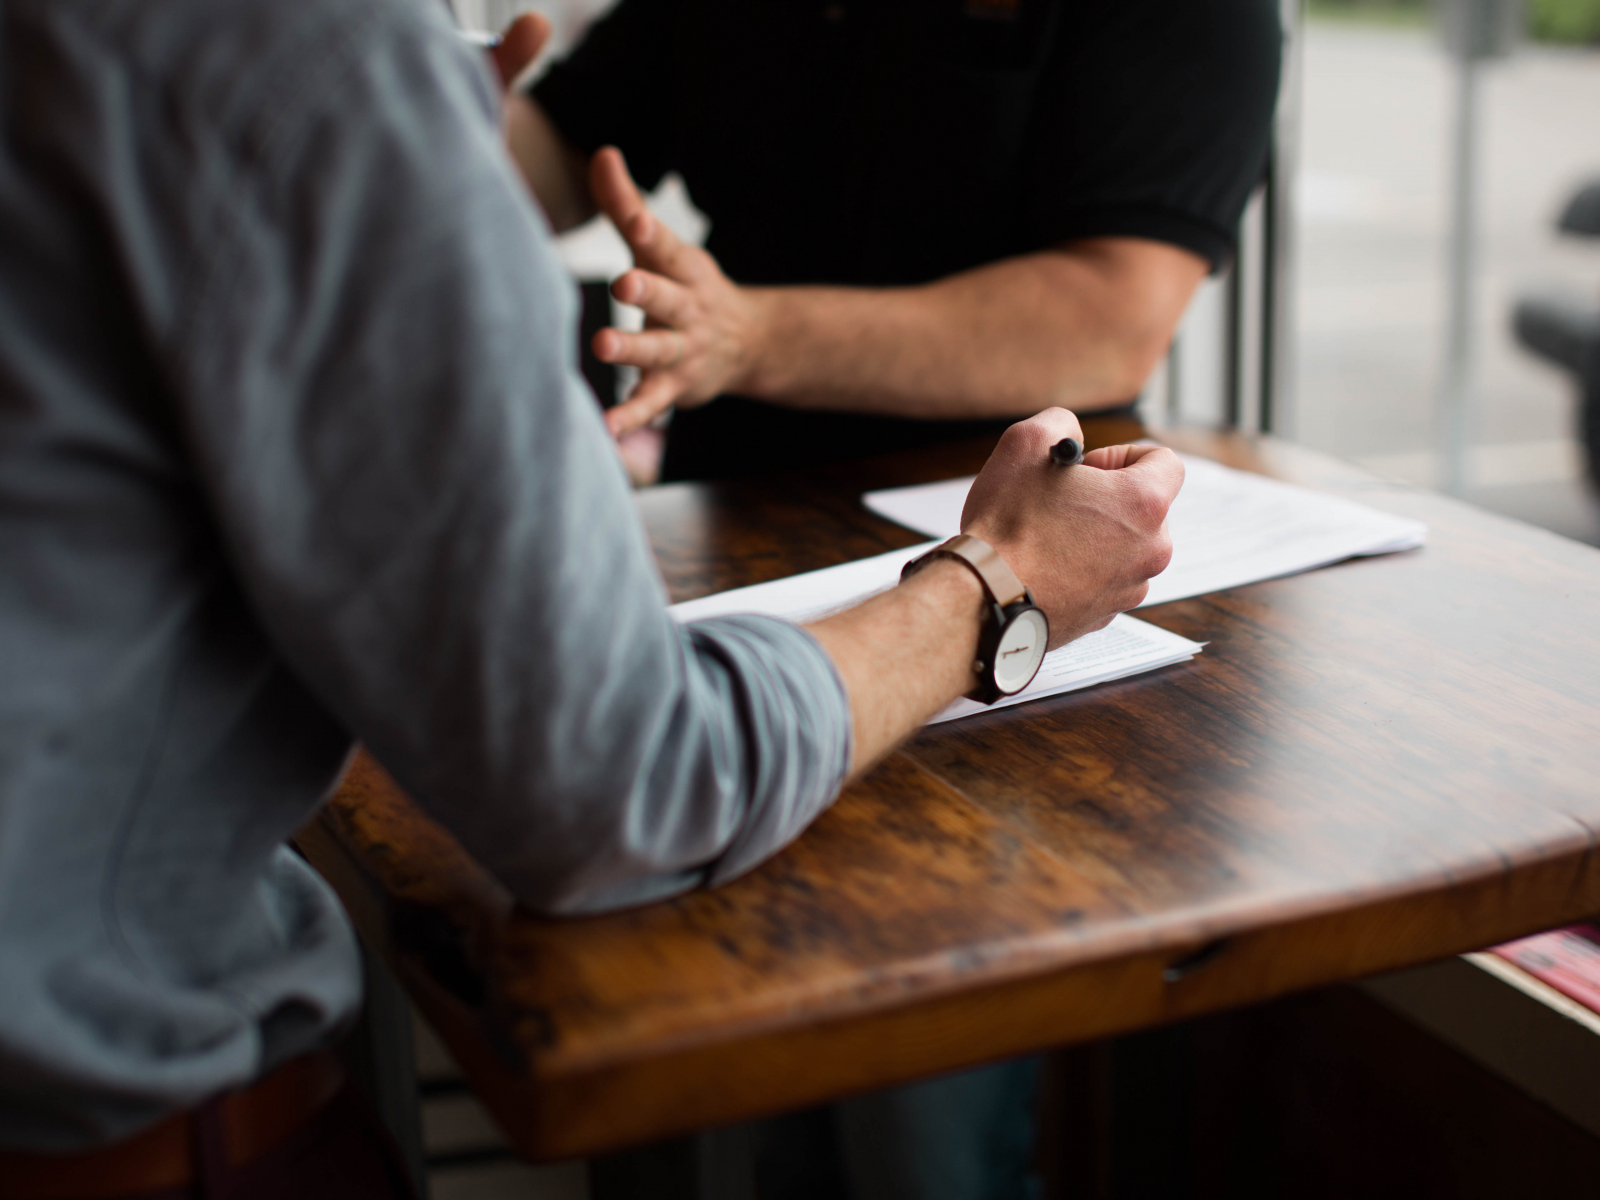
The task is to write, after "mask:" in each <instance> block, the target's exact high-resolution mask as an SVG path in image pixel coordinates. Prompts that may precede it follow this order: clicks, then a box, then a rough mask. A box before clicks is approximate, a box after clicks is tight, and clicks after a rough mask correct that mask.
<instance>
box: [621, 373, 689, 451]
mask: <svg viewBox="0 0 1600 1200" xmlns="http://www.w3.org/2000/svg"><path fill="white" fill-rule="evenodd" d="M677 396H678V383H677V381H676V380H674V379H673V378H671V377H670V376H668V375H665V374H663V373H661V372H652V373H650V374H649V375H646V376H645V377H644V378H643V379H641V380H640V381H639V386H638V387H636V388H634V389H633V394H632V395H631V396H629V397H628V398H627V399H626V400H625V401H623V402H622V403H621V404H619V405H617V406H616V407H615V408H610V409H607V410H606V428H608V429H610V430H611V435H612V436H613V437H621V436H622V435H623V434H625V433H629V432H631V431H632V430H635V429H639V428H641V427H643V426H645V425H648V424H649V423H650V422H651V421H654V420H655V419H656V418H657V417H659V416H660V415H661V414H662V413H664V412H666V411H667V409H669V408H671V407H672V402H673V401H674V400H676V399H677Z"/></svg>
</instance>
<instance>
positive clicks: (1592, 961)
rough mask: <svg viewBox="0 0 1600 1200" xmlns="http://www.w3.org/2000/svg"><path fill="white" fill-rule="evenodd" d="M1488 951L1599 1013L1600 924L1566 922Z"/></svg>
mask: <svg viewBox="0 0 1600 1200" xmlns="http://www.w3.org/2000/svg"><path fill="white" fill-rule="evenodd" d="M1490 953H1492V954H1498V955H1499V956H1500V957H1501V958H1503V959H1505V960H1506V961H1507V962H1509V963H1511V964H1512V965H1513V966H1516V967H1520V968H1522V969H1523V970H1524V971H1526V972H1527V973H1528V974H1529V975H1532V976H1533V977H1534V978H1535V979H1539V980H1541V981H1543V982H1544V983H1548V984H1549V985H1550V986H1551V987H1553V988H1555V989H1556V991H1558V992H1560V993H1562V994H1563V995H1565V996H1570V997H1571V998H1572V999H1574V1000H1576V1001H1577V1002H1578V1003H1579V1004H1582V1005H1584V1006H1585V1007H1586V1008H1590V1009H1592V1010H1594V1011H1595V1012H1597V1013H1600V928H1597V927H1595V926H1593V925H1567V926H1564V927H1563V928H1561V929H1552V930H1549V931H1548V932H1546V933H1536V934H1534V935H1533V936H1532V937H1525V938H1519V939H1518V940H1516V941H1514V942H1507V943H1505V945H1503V946H1496V947H1494V949H1493V950H1492V951H1490Z"/></svg>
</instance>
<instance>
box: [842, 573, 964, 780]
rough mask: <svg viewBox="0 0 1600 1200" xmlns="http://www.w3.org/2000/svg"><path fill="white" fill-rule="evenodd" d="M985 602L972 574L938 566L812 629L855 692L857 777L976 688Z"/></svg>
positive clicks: (852, 708) (852, 699)
mask: <svg viewBox="0 0 1600 1200" xmlns="http://www.w3.org/2000/svg"><path fill="white" fill-rule="evenodd" d="M982 603H983V592H982V589H981V588H980V586H979V584H978V580H977V576H975V575H974V574H973V573H972V572H971V571H970V570H968V569H967V568H966V567H964V566H962V565H961V564H959V563H955V562H934V563H930V564H929V565H928V566H927V567H926V568H925V569H924V570H922V571H920V572H918V573H917V575H916V576H915V577H914V578H912V579H911V580H909V581H908V582H907V583H905V584H903V585H902V586H900V587H897V588H894V589H893V590H892V591H889V592H885V593H884V594H883V595H881V596H877V597H874V598H873V599H871V600H869V601H867V602H866V603H865V604H862V605H860V606H858V607H856V608H852V609H850V610H848V611H846V612H842V613H839V614H838V615H837V616H832V617H828V618H826V619H825V620H822V621H819V622H817V623H816V624H815V625H812V626H810V630H811V633H812V635H813V636H814V637H815V638H816V639H817V641H819V642H820V643H822V648H823V649H824V650H826V651H827V652H828V655H829V657H831V658H832V659H833V662H834V666H835V668H836V669H837V670H838V672H839V677H840V678H841V679H842V680H843V681H844V685H845V691H847V692H848V693H849V694H850V711H851V716H852V719H853V721H854V725H855V741H854V753H853V755H852V757H851V761H850V774H851V775H852V776H855V775H859V774H861V772H863V771H865V770H866V769H867V768H868V767H870V766H871V765H872V764H873V763H875V762H877V761H878V760H879V759H880V758H882V757H883V756H884V755H885V754H887V753H889V751H890V750H892V749H894V747H895V746H896V745H898V744H899V743H900V742H901V741H902V740H904V739H905V738H907V737H909V736H910V735H911V734H912V733H915V732H916V731H917V730H918V729H920V728H921V727H922V725H923V723H924V722H926V721H927V719H928V718H929V717H931V716H932V715H933V714H934V713H936V712H938V711H939V710H940V709H941V708H943V707H944V706H945V705H947V704H949V703H950V701H952V700H954V699H955V698H956V697H957V696H959V695H962V694H963V693H965V692H967V691H970V690H971V689H972V687H973V684H974V675H973V670H972V668H973V659H974V657H975V656H976V653H977V646H978V630H979V626H980V624H981V622H982V616H983V608H982Z"/></svg>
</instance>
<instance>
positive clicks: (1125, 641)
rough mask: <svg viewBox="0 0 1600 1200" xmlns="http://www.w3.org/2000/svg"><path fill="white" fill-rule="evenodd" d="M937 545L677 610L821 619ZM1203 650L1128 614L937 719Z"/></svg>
mask: <svg viewBox="0 0 1600 1200" xmlns="http://www.w3.org/2000/svg"><path fill="white" fill-rule="evenodd" d="M933 544H934V543H931V542H930V543H927V544H926V545H922V546H912V547H909V548H908V549H905V550H894V551H891V552H890V553H888V554H879V555H877V556H875V557H873V558H863V559H859V560H858V561H856V562H850V563H843V564H841V565H839V566H837V567H826V568H824V569H823V570H821V571H808V572H807V573H806V574H804V575H791V576H790V577H789V578H787V579H775V580H773V581H772V582H770V583H758V584H756V585H754V586H753V587H746V588H736V589H734V590H733V591H731V592H719V593H717V594H716V595H714V596H705V597H703V598H701V599H699V600H687V601H685V602H684V603H682V604H677V605H674V606H673V608H672V613H673V616H675V617H677V618H678V620H680V621H697V620H700V619H701V618H703V617H715V616H722V615H724V614H727V613H749V612H753V613H765V614H766V615H768V616H773V617H784V618H786V619H788V620H791V621H811V620H815V619H817V618H818V617H821V616H825V615H827V614H828V613H830V612H835V611H837V610H839V609H841V608H846V607H848V606H850V605H852V604H856V603H858V602H860V601H862V600H865V599H866V598H867V597H868V596H871V595H874V594H876V593H878V592H882V591H887V590H888V589H889V588H891V587H893V586H894V585H895V584H896V583H897V582H898V581H899V579H900V568H901V567H903V566H905V564H906V563H908V562H910V561H911V560H912V559H913V558H915V557H916V556H917V555H919V554H921V553H923V552H924V551H925V550H927V549H928V548H929V546H932V545H933ZM1201 649H1202V646H1201V643H1199V642H1191V641H1190V640H1189V639H1188V638H1184V637H1179V636H1178V635H1177V634H1175V633H1168V632H1167V631H1166V630H1165V629H1161V628H1158V627H1157V626H1155V625H1151V624H1149V623H1148V622H1146V621H1140V620H1138V619H1136V618H1134V617H1130V616H1127V615H1126V614H1124V615H1122V616H1119V617H1117V618H1116V620H1114V621H1112V622H1111V624H1110V625H1108V626H1106V627H1105V628H1104V629H1102V630H1099V631H1098V632H1096V633H1091V634H1086V635H1085V636H1083V637H1081V638H1079V639H1078V640H1077V641H1075V642H1072V643H1070V644H1069V645H1066V646H1062V647H1061V648H1059V649H1057V650H1052V651H1051V652H1050V653H1049V654H1047V655H1045V658H1044V662H1043V663H1042V664H1040V667H1039V673H1038V675H1036V676H1034V680H1033V682H1032V683H1031V684H1029V685H1028V686H1027V687H1026V688H1024V689H1023V690H1022V691H1020V692H1018V693H1017V694H1016V695H1015V696H1011V697H1009V698H1007V699H1005V700H1002V701H1000V702H999V703H998V704H993V705H986V704H979V703H977V702H976V701H973V700H964V699H963V700H957V701H956V702H955V703H953V704H951V705H950V706H949V707H948V708H946V709H945V710H944V711H943V712H941V713H939V714H938V715H937V716H935V717H934V718H933V719H932V720H931V721H930V722H929V724H930V725H931V724H937V723H938V722H940V721H953V720H955V719H956V718H958V717H966V716H971V715H972V714H973V713H980V712H988V711H990V709H993V708H1003V707H1005V706H1007V705H1011V704H1020V703H1022V702H1023V701H1024V700H1036V699H1039V698H1040V697H1043V696H1055V695H1058V694H1060V693H1062V692H1071V691H1076V690H1077V689H1078V688H1086V687H1092V686H1093V685H1094V684H1097V683H1108V682H1110V681H1111V680H1113V679H1124V678H1126V677H1128V676H1129V675H1138V674H1140V673H1142V672H1144V671H1153V670H1155V669H1156V668H1158V667H1167V666H1171V665H1172V664H1173V663H1180V662H1188V661H1189V659H1191V658H1193V657H1194V656H1195V655H1196V654H1198V653H1199V652H1200V650H1201Z"/></svg>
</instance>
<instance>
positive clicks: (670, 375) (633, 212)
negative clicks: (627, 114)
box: [589, 146, 758, 436]
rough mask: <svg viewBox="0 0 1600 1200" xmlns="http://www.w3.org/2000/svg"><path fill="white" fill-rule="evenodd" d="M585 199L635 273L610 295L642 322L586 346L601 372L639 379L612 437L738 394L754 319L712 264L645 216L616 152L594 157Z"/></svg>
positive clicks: (611, 417) (613, 414)
mask: <svg viewBox="0 0 1600 1200" xmlns="http://www.w3.org/2000/svg"><path fill="white" fill-rule="evenodd" d="M589 189H590V191H591V192H592V193H593V195H594V199H595V203H596V204H598V205H599V206H600V210H601V211H602V212H604V213H605V214H606V216H608V217H610V218H611V220H612V222H613V223H614V224H615V225H616V227H617V229H618V231H619V232H620V233H621V234H622V237H623V239H624V240H625V241H626V242H627V243H628V248H629V249H630V250H632V251H633V262H634V268H633V270H631V271H629V272H627V273H626V274H625V275H623V276H622V277H621V278H619V279H618V280H617V281H616V282H615V283H614V284H612V285H611V294H612V295H614V296H615V297H616V298H617V299H618V300H620V301H621V302H622V303H624V304H633V305H636V306H638V307H639V308H642V309H644V314H645V328H644V332H642V333H626V332H624V331H623V330H620V329H602V330H601V331H600V332H599V333H597V334H595V337H594V352H595V356H596V357H597V358H599V359H600V360H601V361H602V362H608V363H616V364H618V365H621V366H631V367H638V368H639V370H640V372H641V374H640V377H639V384H638V386H637V387H635V388H634V389H633V393H632V394H631V395H630V396H629V397H628V399H627V400H626V401H624V402H623V403H621V404H619V405H617V406H616V407H615V408H613V409H611V410H609V411H608V412H607V413H606V424H607V425H608V426H610V428H611V432H612V433H613V434H615V435H619V436H620V435H621V434H624V433H627V432H628V431H629V430H631V429H637V428H639V427H640V426H641V425H644V424H647V423H648V422H650V421H651V420H653V419H654V418H655V417H657V416H659V415H660V414H661V413H663V412H665V411H666V410H667V409H668V408H669V407H671V406H672V405H674V404H677V405H682V406H685V407H688V406H692V405H695V404H704V403H705V402H706V401H707V400H709V399H711V398H712V397H713V396H715V395H717V394H718V393H719V392H723V391H727V390H728V389H729V388H730V387H736V386H737V384H738V381H739V379H740V377H741V376H742V375H743V373H744V372H745V371H746V370H747V369H748V367H749V365H750V360H751V354H752V347H753V345H754V343H755V335H756V330H757V327H758V312H757V307H756V305H755V304H754V303H753V302H752V301H751V300H750V298H749V297H748V296H747V295H746V294H745V293H744V292H742V291H741V290H740V289H739V287H738V286H737V285H736V284H734V283H733V282H732V281H731V280H729V279H728V277H727V276H726V275H724V274H723V273H722V269H721V268H720V267H719V266H717V260H716V259H714V258H712V257H711V255H709V254H707V253H706V252H705V251H704V250H702V249H700V248H699V247H698V246H690V245H686V244H684V243H683V242H682V241H680V240H679V239H678V237H677V236H676V235H675V234H674V233H673V232H672V231H671V230H670V229H668V228H667V227H666V226H665V225H663V224H662V223H661V222H660V221H658V220H657V219H656V218H655V216H654V215H652V214H651V212H650V210H649V209H648V208H646V207H645V203H644V197H643V196H641V195H640V194H639V189H638V187H637V186H635V184H634V182H633V178H632V177H631V176H630V175H629V174H628V167H627V164H626V163H625V162H624V161H623V158H622V152H621V151H620V150H617V149H616V148H615V147H612V146H607V147H605V148H603V149H601V150H599V151H597V152H596V153H595V156H594V158H593V160H592V161H591V162H590V165H589Z"/></svg>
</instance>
